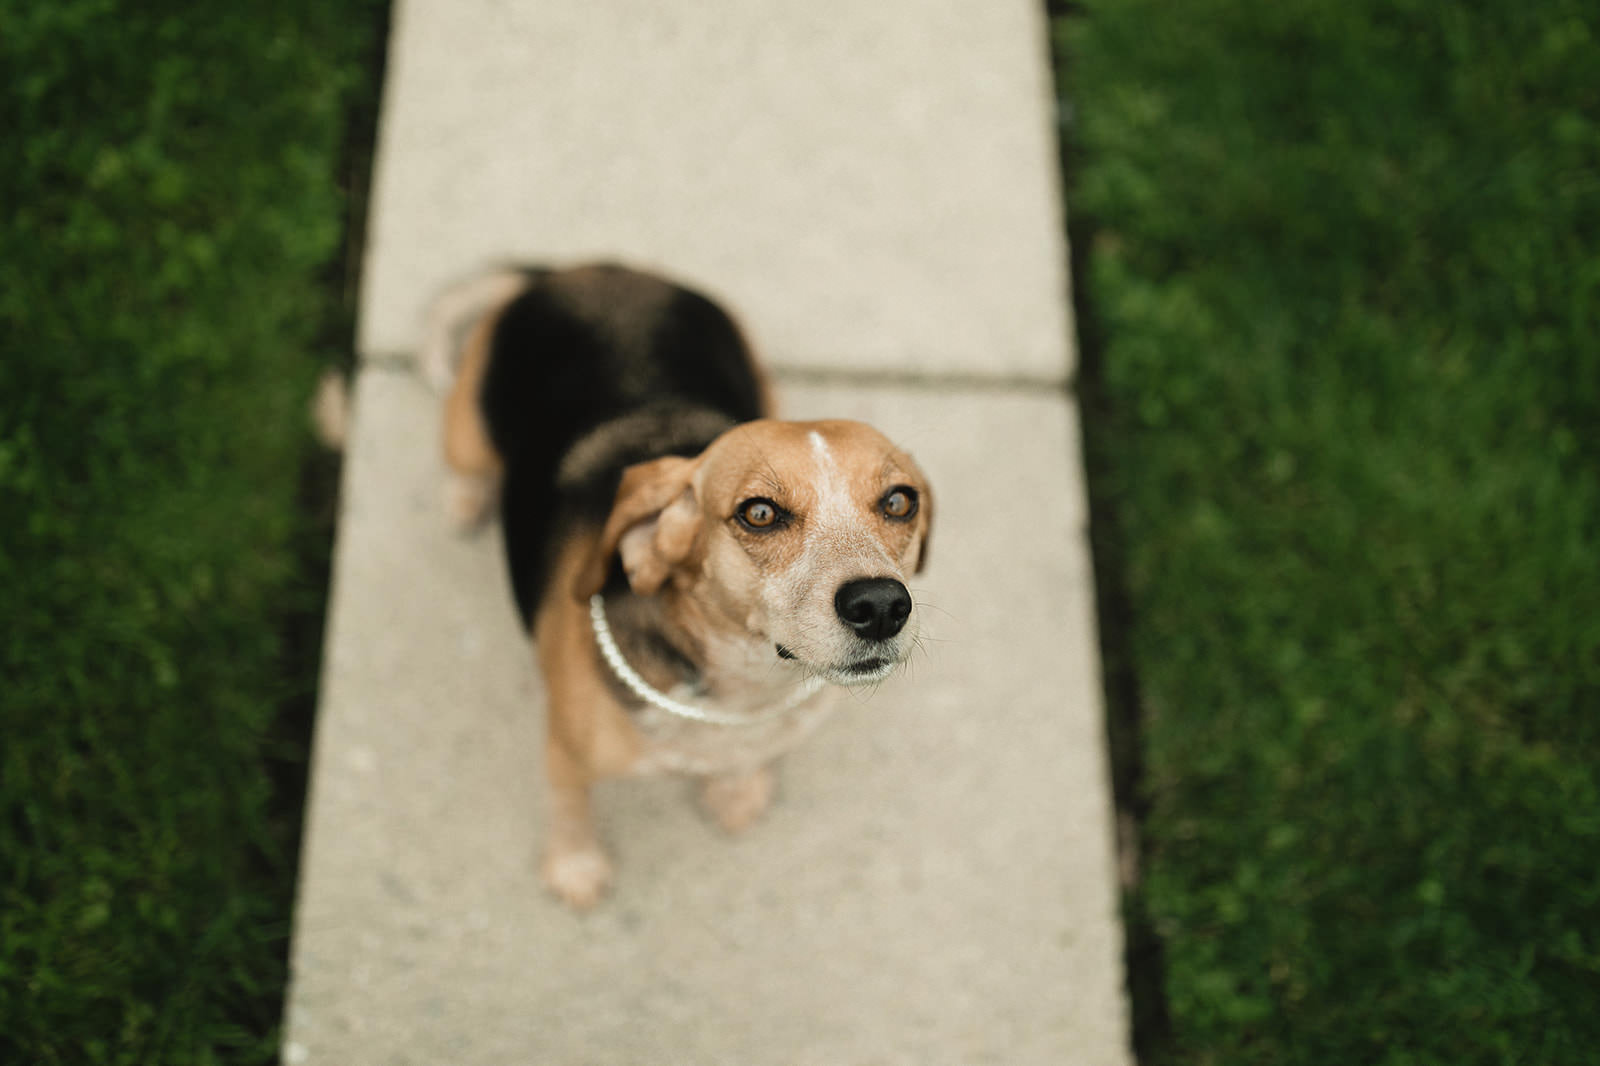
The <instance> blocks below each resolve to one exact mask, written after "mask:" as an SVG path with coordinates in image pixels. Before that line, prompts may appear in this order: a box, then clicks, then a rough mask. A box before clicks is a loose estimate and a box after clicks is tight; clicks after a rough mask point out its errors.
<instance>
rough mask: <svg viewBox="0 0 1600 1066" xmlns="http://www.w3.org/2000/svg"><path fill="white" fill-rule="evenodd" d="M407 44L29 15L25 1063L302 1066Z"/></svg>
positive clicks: (7, 449)
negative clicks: (325, 471) (320, 828)
mask: <svg viewBox="0 0 1600 1066" xmlns="http://www.w3.org/2000/svg"><path fill="white" fill-rule="evenodd" d="M381 17H382V4H381V3H377V2H374V0H359V2H357V3H353V4H324V3H318V2H314V0H286V2H284V3H278V4H270V5H268V4H246V5H227V4H223V5H198V4H182V3H161V2H141V3H133V2H129V0H55V2H52V3H47V4H34V3H24V2H22V0H0V26H3V27H4V29H3V31H0V82H3V89H0V131H3V133H0V137H3V138H4V143H5V147H6V152H5V156H6V165H5V166H4V167H0V203H4V204H5V205H6V206H5V213H6V224H5V227H4V229H3V234H4V236H3V238H0V242H3V243H0V589H4V593H3V598H0V678H3V679H4V680H3V682H0V730H3V734H4V747H3V751H0V1061H4V1062H8V1063H10V1062H16V1063H24V1062H26V1063H38V1064H50V1063H84V1062H94V1063H139V1064H150V1063H162V1064H188V1063H209V1062H221V1061H237V1062H267V1061H272V1060H273V1058H274V1057H275V1053H276V1027H277V1024H278V1016H279V1011H280V1009H281V997H282V985H283V981H284V977H285V950H286V939H287V934H288V927H289V914H290V905H291V895H292V888H293V880H294V870H295V862H296V856H295V854H294V847H295V843H296V839H297V834H298V825H299V818H300V813H299V812H300V803H301V796H300V794H299V792H298V789H297V784H298V781H299V778H300V770H299V767H300V765H301V764H302V763H303V759H304V756H305V752H304V748H303V745H304V741H305V736H304V720H303V715H304V709H305V706H306V703H307V701H308V699H309V698H310V695H311V693H312V692H313V691H314V687H315V669H316V662H315V634H314V628H315V625H316V624H317V621H316V620H317V619H318V618H320V613H321V609H320V604H321V599H322V596H323V594H324V592H323V586H322V584H321V582H320V580H319V573H320V565H321V560H323V559H324V558H325V553H326V536H327V529H326V521H325V520H326V515H325V514H324V515H319V514H316V513H310V512H308V509H307V507H306V505H305V504H306V493H307V489H308V486H311V485H313V484H314V481H315V477H314V475H315V472H316V470H317V466H318V461H317V456H316V454H315V452H314V446H313V445H312V443H311V441H310V439H309V434H308V431H307V421H306V416H305V401H306V398H307V396H308V395H309V391H310V387H311V383H312V381H313V379H314V377H315V374H316V372H317V370H318V368H319V367H321V366H324V365H328V364H329V363H330V362H334V361H337V360H339V359H340V358H342V357H343V354H344V353H343V352H342V351H341V350H340V347H341V346H342V345H343V344H344V343H346V342H347V338H348V334H349V312H348V309H347V308H346V307H345V306H344V305H343V300H342V293H341V286H342V282H343V279H342V277H341V274H340V263H339V256H340V254H341V251H342V242H343V241H344V237H345V227H346V218H347V213H348V210H349V205H348V204H347V203H346V201H345V195H344V193H343V192H342V191H341V186H342V184H344V183H345V181H346V178H345V175H344V174H342V173H341V167H342V166H345V165H346V163H347V160H348V158H349V156H350V153H349V152H348V151H347V138H348V137H349V136H350V134H351V132H352V130H353V131H354V135H355V140H356V141H357V142H359V141H360V140H361V139H362V138H364V137H365V133H364V132H362V131H361V130H360V129H357V128H354V127H359V126H360V121H359V119H360V116H361V115H362V113H363V109H369V108H370V99H371V97H372V82H373V78H374V77H375V75H376V71H377V62H376V53H375V48H377V47H380V46H381V36H380V35H381V22H380V20H381ZM308 627H309V628H310V629H311V630H312V632H311V633H310V634H309V635H308V634H307V628H308Z"/></svg>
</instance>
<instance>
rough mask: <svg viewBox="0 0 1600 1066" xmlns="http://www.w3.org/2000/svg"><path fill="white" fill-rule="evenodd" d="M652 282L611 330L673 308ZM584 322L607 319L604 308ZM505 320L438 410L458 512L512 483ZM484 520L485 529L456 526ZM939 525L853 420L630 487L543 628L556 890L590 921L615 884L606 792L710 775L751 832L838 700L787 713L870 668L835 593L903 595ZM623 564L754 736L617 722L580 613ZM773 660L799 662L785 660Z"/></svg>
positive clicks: (896, 654) (874, 436) (656, 467)
mask: <svg viewBox="0 0 1600 1066" xmlns="http://www.w3.org/2000/svg"><path fill="white" fill-rule="evenodd" d="M642 284H643V286H644V287H643V290H642V291H641V293H640V294H639V299H638V300H637V301H636V302H635V304H634V305H632V306H631V307H630V309H629V310H628V312H627V314H626V315H623V316H620V317H615V318H614V319H613V320H612V322H611V328H612V329H613V331H614V334H615V337H614V340H615V342H616V343H618V344H625V343H631V342H632V338H634V337H642V336H644V335H645V333H647V332H648V331H647V327H648V324H649V317H648V316H649V315H650V314H651V313H653V311H654V310H656V309H659V307H660V306H663V305H664V299H665V297H664V296H662V299H661V300H657V299H656V295H655V294H653V293H652V291H650V285H649V284H648V283H642ZM562 286H563V288H564V289H565V290H566V291H567V292H568V294H569V295H570V296H571V298H572V299H573V300H574V301H575V302H576V303H577V304H579V305H581V304H582V303H583V301H585V300H588V301H589V302H590V303H595V302H596V301H597V300H598V299H599V297H598V295H597V294H598V293H599V292H601V291H603V287H598V286H595V285H594V279H593V278H590V277H588V276H587V275H586V274H585V273H584V271H582V270H580V271H572V272H570V273H569V274H568V275H567V276H566V277H565V278H564V280H563V281H562ZM591 287H593V291H591ZM665 291H666V290H663V292H665ZM584 310H585V311H589V312H592V313H593V314H595V315H597V316H598V315H604V314H606V313H607V310H608V309H607V308H606V307H601V306H594V307H592V308H590V307H585V308H584ZM497 315H498V312H497V311H496V312H494V313H489V314H485V315H483V316H482V317H481V318H480V319H479V321H478V322H477V323H476V324H475V325H474V326H473V327H472V329H471V332H470V333H469V334H468V336H467V338H466V341H465V343H464V345H463V351H462V353H461V357H460V360H459V364H458V371H457V375H456V378H455V381H454V384H453V387H452V389H451V391H450V393H449V395H448V396H447V398H446V400H445V419H444V430H445V432H444V438H445V440H444V447H445V457H446V459H447V461H448V463H449V465H450V467H451V469H452V471H453V472H454V476H455V477H456V478H457V479H458V480H457V494H458V497H459V496H460V494H461V492H462V491H463V490H462V486H466V489H468V490H474V491H477V492H478V494H479V496H487V497H488V498H489V499H490V500H491V501H492V495H493V485H494V484H495V483H496V482H497V480H498V478H499V475H500V457H499V456H498V455H496V454H495V452H494V448H493V446H492V444H491V443H490V441H489V437H488V434H487V432H486V430H485V427H484V425H483V417H482V414H481V411H480V408H479V404H478V394H479V391H480V389H481V388H482V383H483V376H484V372H485V369H486V366H487V359H488V347H489V340H490V337H491V335H492V331H493V327H494V322H495V321H496V319H497ZM629 316H633V317H629ZM638 316H643V317H638ZM897 486H909V487H910V488H912V489H914V490H915V491H916V493H917V494H918V496H919V499H920V503H919V508H918V510H917V512H916V514H915V515H914V516H912V517H911V518H910V519H908V520H906V521H895V520H891V519H890V518H888V517H886V516H885V515H884V514H883V512H882V510H881V501H882V499H883V497H884V494H885V493H886V492H888V491H889V490H891V489H893V488H894V487H897ZM752 497H761V498H765V499H769V500H772V501H774V502H775V503H776V504H777V505H778V506H780V507H781V508H783V509H784V511H786V512H787V513H789V514H790V515H792V519H791V520H790V521H789V522H788V523H787V524H785V525H782V526H781V527H776V528H773V529H771V530H769V531H766V532H752V531H751V530H749V529H746V528H744V527H742V526H741V525H740V523H739V522H738V521H737V520H736V518H735V515H736V513H737V511H738V509H739V506H740V504H741V503H742V502H744V501H746V500H749V499H751V498H752ZM458 502H459V501H458ZM466 503H467V505H466V506H462V507H460V508H459V511H460V512H462V513H458V514H457V515H456V517H457V518H458V520H459V519H462V518H463V517H470V518H474V519H475V518H477V517H481V515H482V513H483V511H482V508H483V506H484V504H483V500H482V499H473V500H468V501H466ZM474 506H476V507H478V508H479V510H478V511H477V512H476V513H475V514H473V515H465V514H464V513H465V512H467V511H471V510H472V508H473V507H474ZM931 515H932V498H931V492H930V489H929V487H928V484H927V479H926V478H925V477H924V476H923V474H922V472H921V470H919V469H918V467H917V466H916V464H915V462H913V461H912V459H911V458H910V457H909V456H908V455H906V454H905V453H903V452H901V451H900V450H899V449H897V448H895V446H894V445H892V444H891V443H890V442H889V441H888V440H886V439H885V438H884V437H883V436H882V435H881V434H879V433H878V432H877V431H876V430H874V429H872V428H871V427H869V426H865V425H862V424H860V423H856V422H845V421H825V422H780V421H774V420H761V421H756V422H750V423H745V424H743V425H739V426H736V427H735V428H733V429H731V430H729V431H727V432H726V433H724V434H723V435H722V436H720V437H718V438H717V439H716V440H715V441H714V442H713V443H712V444H711V445H710V446H709V447H708V448H707V449H706V450H705V451H704V452H702V453H701V454H700V455H699V456H696V457H694V458H680V457H666V458H662V459H657V460H654V461H651V462H647V463H641V464H639V465H637V466H634V467H630V468H629V469H628V470H627V471H625V472H624V475H623V479H622V484H621V487H620V488H619V490H618V493H617V497H616V500H615V503H614V504H613V507H612V510H611V513H610V515H609V517H608V519H607V521H606V523H605V525H604V527H603V528H602V529H598V530H597V529H589V530H586V531H581V532H580V533H579V534H577V535H576V536H574V537H573V538H572V539H570V540H569V541H568V542H567V543H565V544H564V545H562V546H561V547H560V549H559V554H558V558H557V560H556V563H555V569H554V572H553V574H552V575H551V579H550V581H549V583H548V587H549V588H550V590H551V591H550V592H549V593H548V594H547V596H546V598H545V600H544V602H543V603H541V604H540V605H539V607H538V610H537V613H536V615H535V618H534V622H533V637H534V645H535V651H536V654H537V657H538V661H539V663H540V666H541V668H542V670H543V673H544V678H545V682H546V686H547V689H548V693H549V711H548V718H547V737H546V755H545V767H546V779H547V787H548V790H549V796H550V809H549V826H548V831H547V836H546V841H545V850H544V858H543V861H542V864H541V871H542V875H543V878H544V880H545V882H546V884H547V885H548V886H549V887H550V888H551V889H552V890H553V891H554V892H555V893H556V894H557V895H558V896H560V897H561V898H562V899H563V900H565V901H566V902H567V903H569V904H571V905H572V906H575V907H580V908H582V907H588V906H592V905H593V904H594V903H596V902H597V901H598V900H599V899H600V898H601V897H602V896H603V895H604V893H605V892H606V890H607V888H608V887H609V885H610V883H611V880H612V876H613V872H612V866H611V862H610V860H609V858H607V856H606V852H605V849H604V848H603V846H602V844H601V842H600V841H599V839H598V837H597V835H596V832H595V828H594V823H593V818H592V814H591V810H590V800H589V794H590V790H591V788H592V786H593V785H594V783H595V782H596V781H598V780H600V779H601V778H605V777H615V776H621V775H630V774H644V773H658V772H679V773H689V774H694V775H698V776H701V777H703V778H704V779H705V780H706V785H705V787H704V790H703V793H702V801H703V803H704V805H705V807H706V810H707V812H708V813H709V814H710V815H711V816H712V818H713V819H714V820H715V821H716V822H717V823H718V824H719V825H721V826H722V827H723V828H725V829H726V830H728V831H730V832H737V831H739V830H741V829H743V828H745V827H746V826H748V825H749V824H751V823H752V822H753V821H755V820H756V818H757V817H759V815H760V814H761V813H762V811H764V810H765V809H766V807H767V806H768V804H769V803H770V801H771V798H772V796H773V793H774V791H775V787H776V786H775V778H774V776H773V773H772V770H771V763H772V761H773V760H774V759H775V758H777V757H778V756H779V755H780V754H782V753H783V752H784V751H786V750H788V749H789V748H791V747H793V746H794V745H795V744H797V743H799V742H800V740H802V739H803V738H804V737H805V736H806V735H807V734H809V733H810V732H811V731H812V730H813V729H815V728H816V727H817V725H818V724H820V723H821V722H822V721H823V720H824V718H825V717H826V716H827V714H828V713H829V711H830V710H831V709H832V706H833V704H834V702H835V700H834V693H835V692H836V691H837V690H836V689H832V688H831V687H824V689H823V690H822V691H821V692H819V693H818V694H816V695H814V696H812V697H811V698H809V699H807V700H805V701H804V702H801V703H799V704H798V705H795V706H792V707H788V709H787V710H783V709H782V708H784V707H786V706H787V704H788V697H789V696H791V695H792V694H793V693H794V691H795V689H796V686H797V685H798V684H799V683H800V682H801V681H802V680H803V679H804V678H805V677H806V676H808V675H809V674H812V673H815V674H820V675H822V676H823V677H826V678H828V679H829V680H832V681H834V682H836V683H838V684H854V683H861V682H860V681H859V680H854V679H853V675H852V674H851V671H852V670H860V669H865V667H862V666H860V665H859V664H857V663H854V662H852V661H851V656H852V655H854V656H858V657H859V656H860V655H862V654H863V653H862V652H861V651H860V649H859V647H857V645H859V644H860V641H859V640H855V639H854V638H852V636H851V634H850V633H849V632H848V631H847V629H846V627H845V626H844V625H843V624H842V623H841V622H840V620H839V619H838V618H837V617H836V608H835V605H834V596H835V593H836V591H837V590H838V589H839V588H840V587H841V586H842V585H843V584H844V583H846V582H850V581H853V580H857V579H861V578H893V579H895V580H898V581H901V582H902V583H903V582H904V580H905V578H906V577H907V576H908V575H910V574H912V573H915V572H916V571H918V570H919V569H921V566H922V564H923V561H924V558H925V549H924V545H925V544H926V541H927V536H928V533H929V522H930V516H931ZM614 558H620V559H621V562H622V565H623V569H624V571H625V573H626V574H627V577H628V581H629V583H630V585H631V587H632V589H633V591H634V592H635V593H636V594H637V595H639V596H641V597H647V598H648V603H647V604H645V609H648V610H652V611H654V612H656V613H655V614H654V615H653V616H652V617H654V618H656V619H657V621H658V622H659V623H660V624H661V625H663V626H665V627H666V630H667V631H670V633H671V634H672V636H673V638H674V640H675V642H676V643H677V644H679V645H680V646H681V647H682V648H683V649H684V650H685V652H686V654H687V653H692V657H693V659H694V663H695V666H696V668H697V670H698V672H699V675H700V679H701V686H702V688H703V689H704V690H705V692H707V693H710V694H712V696H713V698H714V705H715V707H716V708H717V709H719V710H721V711H723V712H724V713H740V714H749V715H751V716H752V717H753V718H756V719H757V721H755V722H754V724H749V725H739V726H723V725H710V724H706V723H701V722H695V721H690V720H687V719H683V718H680V717H676V716H673V715H670V714H668V713H666V712H664V711H661V710H659V709H657V708H654V707H651V706H648V705H646V706H643V707H631V706H630V707H625V706H624V705H623V703H622V697H620V696H619V694H618V693H619V689H618V687H617V684H616V682H615V681H614V680H613V679H611V678H610V677H609V674H608V668H607V667H606V665H605V664H604V662H603V660H602V659H601V658H600V655H599V653H598V651H597V649H596V646H595V638H594V635H593V632H592V630H591V625H590V619H589V613H588V603H587V601H588V598H589V597H590V596H591V595H592V594H593V593H595V592H597V591H599V589H600V588H601V587H602V586H603V585H604V583H605V580H606V576H607V573H608V572H609V570H610V567H611V565H612V560H613V559H614ZM636 602H639V603H644V602H645V601H636ZM915 617H916V616H915V615H913V618H912V620H911V623H908V624H907V626H906V628H905V630H904V631H903V632H901V633H899V634H897V635H895V636H893V637H892V638H889V639H886V640H884V641H882V642H881V645H874V646H873V658H872V659H871V660H870V662H872V663H876V662H877V661H878V658H879V657H880V656H881V657H882V658H883V659H884V660H885V662H887V663H888V664H889V665H888V667H887V668H892V666H893V665H894V664H898V663H900V662H903V661H904V660H905V658H906V656H907V655H908V654H909V653H910V650H911V648H912V647H913V646H914V644H915V640H916V627H915V625H914V622H915ZM779 645H782V646H783V647H784V648H785V649H786V650H787V651H789V652H791V653H793V654H795V655H797V656H798V660H797V661H790V660H787V659H784V658H782V657H780V656H779V654H778V652H777V650H776V649H777V647H778V646H779ZM863 661H866V660H863ZM636 666H637V668H638V669H639V670H640V671H641V673H643V674H644V676H645V679H646V680H647V681H648V682H649V683H650V684H652V685H654V686H656V687H657V688H658V689H660V690H664V691H667V692H668V695H670V696H673V697H674V698H688V699H690V700H692V701H695V702H703V698H704V697H703V694H701V695H699V696H697V695H694V694H689V693H677V692H673V691H671V686H672V685H673V684H674V683H675V678H674V676H673V671H672V670H671V668H670V667H668V666H666V665H664V664H662V663H652V662H649V661H645V662H641V663H638V664H636ZM872 669H874V670H877V669H878V667H876V666H873V667H872ZM878 679H881V675H878V674H875V675H874V676H873V677H872V678H871V679H869V680H871V681H876V680H878ZM629 702H630V704H631V703H632V702H633V701H632V700H630V701H629ZM774 708H778V711H776V712H774Z"/></svg>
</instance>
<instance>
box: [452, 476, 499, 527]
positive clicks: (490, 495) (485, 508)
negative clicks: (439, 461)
mask: <svg viewBox="0 0 1600 1066" xmlns="http://www.w3.org/2000/svg"><path fill="white" fill-rule="evenodd" d="M499 488H500V486H499V479H497V478H495V477H492V476H489V475H483V474H477V475H474V474H460V473H456V472H455V471H453V470H452V471H451V472H450V473H449V475H448V478H447V480H446V481H445V484H444V514H445V518H446V519H447V520H448V521H449V523H450V526H451V528H452V529H454V530H455V531H456V532H457V533H472V532H475V531H476V530H478V529H479V528H481V527H482V526H483V525H484V524H485V523H486V522H488V520H489V516H490V514H491V513H493V511H494V506H495V500H496V497H497V496H498V494H499Z"/></svg>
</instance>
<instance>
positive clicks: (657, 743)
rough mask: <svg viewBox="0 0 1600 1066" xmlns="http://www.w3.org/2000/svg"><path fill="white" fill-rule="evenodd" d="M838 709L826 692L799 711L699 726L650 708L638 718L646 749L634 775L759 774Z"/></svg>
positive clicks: (814, 697)
mask: <svg viewBox="0 0 1600 1066" xmlns="http://www.w3.org/2000/svg"><path fill="white" fill-rule="evenodd" d="M834 706H835V699H834V693H833V692H831V691H829V690H827V689H824V690H823V691H821V692H819V693H817V695H815V696H813V697H812V698H811V699H808V700H806V701H805V702H804V703H802V704H800V705H799V706H797V707H792V708H789V709H788V710H783V711H778V712H776V713H773V714H772V715H771V716H770V717H763V718H760V719H759V720H757V721H755V722H752V723H750V724H741V725H718V724H713V723H709V722H697V721H693V720H691V719H687V718H682V717H679V716H678V715H674V714H671V713H669V712H667V711H663V710H661V709H659V708H657V707H650V706H646V707H644V708H642V709H640V710H639V711H637V712H635V715H634V727H635V728H636V729H637V730H638V732H639V736H640V738H641V739H642V741H643V746H642V750H641V752H640V755H639V758H638V760H637V761H636V762H635V763H634V765H633V768H632V770H633V772H634V773H635V774H640V775H643V774H657V773H681V774H697V775H706V774H722V773H729V772H734V771H740V770H749V769H754V768H756V767H758V766H762V765H764V764H765V763H768V762H771V761H772V760H773V759H775V758H777V757H778V756H779V755H782V754H783V753H784V752H786V751H788V750H789V749H790V748H793V747H794V746H796V745H797V744H799V743H800V742H801V741H803V740H804V739H805V738H806V737H807V736H808V735H810V733H811V732H812V731H813V730H815V729H816V728H817V726H819V725H821V724H822V721H823V720H824V719H825V718H827V717H828V715H829V714H830V713H832V711H833V709H834Z"/></svg>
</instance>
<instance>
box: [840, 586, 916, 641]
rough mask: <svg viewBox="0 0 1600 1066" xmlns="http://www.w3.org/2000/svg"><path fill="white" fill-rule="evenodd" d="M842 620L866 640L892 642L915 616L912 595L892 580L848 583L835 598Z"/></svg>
mask: <svg viewBox="0 0 1600 1066" xmlns="http://www.w3.org/2000/svg"><path fill="white" fill-rule="evenodd" d="M833 609H834V610H835V611H837V612H838V614H839V619H840V621H842V622H844V624H845V625H847V626H849V627H850V628H851V629H852V630H854V631H855V633H856V635H857V636H860V637H862V638H864V639H866V640H888V639H889V638H890V637H892V636H894V635H895V634H896V633H898V632H900V630H901V629H902V628H904V626H905V624H906V619H907V618H908V617H910V615H911V593H910V592H908V591H906V587H905V586H904V585H902V584H900V582H898V581H896V580H895V579H894V578H892V577H864V578H859V579H857V580H855V581H846V582H845V583H844V584H843V585H840V586H839V591H838V592H837V593H836V594H835V595H834V597H833Z"/></svg>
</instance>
